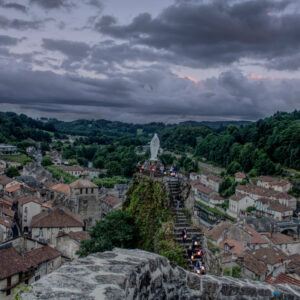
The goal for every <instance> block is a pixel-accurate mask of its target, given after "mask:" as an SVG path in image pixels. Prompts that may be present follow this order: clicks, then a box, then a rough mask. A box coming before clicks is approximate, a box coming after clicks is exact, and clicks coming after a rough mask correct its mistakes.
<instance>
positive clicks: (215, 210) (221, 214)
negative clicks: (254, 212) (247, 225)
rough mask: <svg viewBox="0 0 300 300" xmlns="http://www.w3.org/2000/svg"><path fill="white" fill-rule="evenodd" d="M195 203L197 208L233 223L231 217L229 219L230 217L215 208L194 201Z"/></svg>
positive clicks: (233, 219)
mask: <svg viewBox="0 0 300 300" xmlns="http://www.w3.org/2000/svg"><path fill="white" fill-rule="evenodd" d="M196 203H197V204H198V205H199V206H201V207H203V208H205V209H206V210H208V211H210V212H212V213H214V214H216V215H219V216H222V217H224V218H225V219H227V220H230V221H232V222H234V221H235V218H233V217H231V216H229V215H227V214H225V213H223V212H221V211H219V210H218V209H216V208H212V207H210V206H208V205H205V204H203V203H202V202H200V201H196Z"/></svg>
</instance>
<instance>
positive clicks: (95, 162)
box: [94, 157, 104, 169]
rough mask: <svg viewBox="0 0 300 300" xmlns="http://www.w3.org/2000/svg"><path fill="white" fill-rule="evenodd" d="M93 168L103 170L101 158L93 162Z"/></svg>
mask: <svg viewBox="0 0 300 300" xmlns="http://www.w3.org/2000/svg"><path fill="white" fill-rule="evenodd" d="M94 167H95V168H98V169H103V168H104V160H103V159H102V158H101V157H97V158H96V159H95V160H94Z"/></svg>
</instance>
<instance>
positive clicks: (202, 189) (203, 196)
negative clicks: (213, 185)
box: [192, 183, 215, 204]
mask: <svg viewBox="0 0 300 300" xmlns="http://www.w3.org/2000/svg"><path fill="white" fill-rule="evenodd" d="M192 192H193V193H194V195H195V200H196V201H201V202H204V203H205V204H209V202H210V197H211V196H212V195H213V194H214V193H215V192H214V191H213V190H212V189H210V188H208V187H207V186H205V185H203V184H201V183H198V184H195V185H192Z"/></svg>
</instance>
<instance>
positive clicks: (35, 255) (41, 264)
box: [24, 246, 62, 283]
mask: <svg viewBox="0 0 300 300" xmlns="http://www.w3.org/2000/svg"><path fill="white" fill-rule="evenodd" d="M24 258H25V259H26V260H27V261H28V262H29V263H30V264H31V267H32V268H34V277H33V278H32V279H31V280H29V283H32V282H33V281H37V280H39V279H40V278H41V277H43V276H45V275H47V274H49V273H51V272H53V271H54V270H56V269H57V268H59V267H60V266H61V263H62V261H61V253H60V252H59V251H57V250H56V249H53V248H51V247H49V246H43V247H39V248H35V249H33V250H31V251H29V252H27V253H25V254H24Z"/></svg>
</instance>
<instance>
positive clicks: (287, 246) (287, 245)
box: [268, 232, 300, 255]
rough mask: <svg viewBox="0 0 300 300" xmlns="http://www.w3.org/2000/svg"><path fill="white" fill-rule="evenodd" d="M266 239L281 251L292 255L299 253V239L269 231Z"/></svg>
mask: <svg viewBox="0 0 300 300" xmlns="http://www.w3.org/2000/svg"><path fill="white" fill-rule="evenodd" d="M268 239H269V240H270V242H271V243H272V245H273V246H274V247H277V248H279V249H280V250H281V251H282V252H284V253H286V254H289V255H294V254H297V253H300V240H296V239H294V238H292V237H290V236H288V235H285V234H282V233H279V232H278V233H272V232H271V233H270V234H269V235H268Z"/></svg>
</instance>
